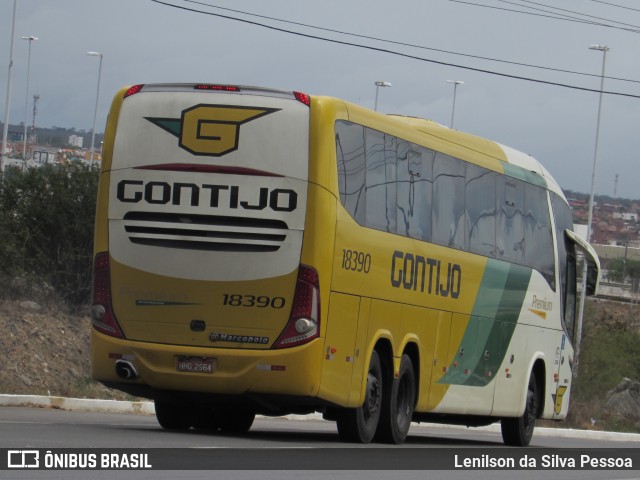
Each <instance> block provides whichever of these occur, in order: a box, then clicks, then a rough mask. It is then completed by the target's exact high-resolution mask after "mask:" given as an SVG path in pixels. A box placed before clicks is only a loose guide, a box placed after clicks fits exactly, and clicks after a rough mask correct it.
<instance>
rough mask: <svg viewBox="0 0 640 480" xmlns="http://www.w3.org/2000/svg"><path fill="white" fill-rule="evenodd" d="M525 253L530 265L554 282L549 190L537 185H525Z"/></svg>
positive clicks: (550, 281)
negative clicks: (548, 200)
mask: <svg viewBox="0 0 640 480" xmlns="http://www.w3.org/2000/svg"><path fill="white" fill-rule="evenodd" d="M524 203H525V207H526V215H525V232H524V235H525V255H526V262H527V265H528V266H531V267H533V268H535V269H536V270H538V271H539V272H540V273H542V275H544V277H545V278H546V279H547V281H548V282H549V283H550V284H551V285H552V286H553V284H554V280H553V277H554V274H555V270H554V267H555V265H554V260H553V237H552V236H551V223H550V219H549V204H548V202H547V192H546V191H545V190H544V189H542V188H540V187H537V186H535V185H531V184H527V185H526V186H525V200H524Z"/></svg>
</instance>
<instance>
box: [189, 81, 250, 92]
mask: <svg viewBox="0 0 640 480" xmlns="http://www.w3.org/2000/svg"><path fill="white" fill-rule="evenodd" d="M193 88H194V90H215V91H217V92H239V91H240V88H238V87H236V86H233V85H209V84H204V83H201V84H198V85H195V86H194V87H193Z"/></svg>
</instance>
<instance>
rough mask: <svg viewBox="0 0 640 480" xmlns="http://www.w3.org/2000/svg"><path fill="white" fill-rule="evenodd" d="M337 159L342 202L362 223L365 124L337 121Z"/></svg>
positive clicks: (363, 211) (363, 207) (363, 220)
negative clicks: (363, 125)
mask: <svg viewBox="0 0 640 480" xmlns="http://www.w3.org/2000/svg"><path fill="white" fill-rule="evenodd" d="M335 128H336V159H337V163H338V190H339V192H340V202H341V203H342V205H343V206H344V207H345V208H346V209H347V211H348V212H349V214H350V215H351V216H352V217H353V218H354V220H355V221H356V222H358V223H359V224H360V225H364V223H365V206H366V202H365V182H364V178H365V156H364V150H365V148H364V127H362V126H361V125H356V124H354V123H350V122H345V121H338V122H336V127H335Z"/></svg>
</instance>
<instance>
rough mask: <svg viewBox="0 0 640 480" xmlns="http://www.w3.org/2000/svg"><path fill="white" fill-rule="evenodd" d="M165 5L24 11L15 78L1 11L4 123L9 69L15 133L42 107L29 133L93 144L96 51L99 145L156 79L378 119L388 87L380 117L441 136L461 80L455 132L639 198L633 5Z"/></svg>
mask: <svg viewBox="0 0 640 480" xmlns="http://www.w3.org/2000/svg"><path fill="white" fill-rule="evenodd" d="M161 2H162V3H161ZM161 2H160V0H158V1H154V0H101V1H99V0H17V7H16V21H15V35H14V48H13V68H11V69H9V59H10V56H11V48H10V45H11V26H12V15H13V8H14V1H13V0H0V115H2V117H1V119H3V118H4V112H5V108H6V104H7V98H6V91H7V81H8V73H9V70H11V79H12V81H11V96H10V102H9V104H10V109H9V123H10V124H19V123H21V122H24V120H25V113H27V124H28V125H30V124H31V122H32V109H33V95H34V94H38V95H40V100H39V103H38V115H37V120H36V125H37V126H40V127H53V126H57V127H64V128H72V127H73V128H77V129H78V130H86V131H90V130H91V126H92V122H93V116H94V107H95V101H96V91H97V86H98V77H99V75H98V74H99V67H100V58H99V57H96V56H88V55H86V53H87V52H89V51H94V52H100V53H102V55H103V57H102V70H101V74H100V91H99V95H98V113H97V121H96V131H97V132H102V131H104V125H105V123H106V118H107V114H108V110H109V106H110V103H111V101H112V99H113V96H114V95H115V93H116V92H117V91H118V90H119V89H120V88H121V87H123V86H125V85H134V84H139V83H157V82H187V83H191V82H194V83H195V82H207V83H224V84H238V85H253V86H263V87H272V88H278V89H284V90H296V91H303V92H306V93H309V94H311V95H314V94H316V95H330V96H334V97H338V98H342V99H345V100H348V101H351V102H354V103H358V104H360V105H363V106H365V107H369V108H373V107H374V103H375V97H376V86H375V84H374V83H375V82H376V81H386V82H390V83H391V85H392V86H391V87H389V88H380V89H379V90H378V110H379V111H381V112H384V113H395V114H403V115H411V116H417V117H423V118H429V119H432V120H435V121H437V122H439V123H442V124H444V125H447V126H450V123H451V119H452V107H453V99H454V84H452V83H450V82H447V81H448V80H460V81H463V82H464V83H463V84H460V85H458V87H457V88H456V94H455V114H454V128H456V129H458V130H462V131H466V132H469V133H472V134H475V135H479V136H483V137H486V138H489V139H491V140H494V141H497V142H499V143H501V144H504V145H508V146H510V147H512V148H515V149H518V150H521V151H523V152H525V153H527V154H530V155H533V156H534V157H536V158H537V159H538V160H539V161H540V162H541V163H543V164H544V165H545V167H546V168H547V169H548V170H549V171H550V172H551V174H552V175H553V176H554V177H555V179H556V180H557V181H558V182H559V183H560V185H561V186H562V187H563V188H565V189H569V190H573V191H578V192H584V193H589V192H590V190H591V182H592V174H593V165H594V158H596V159H597V161H596V165H597V168H596V174H595V192H596V194H601V195H609V196H614V194H615V195H616V196H617V197H621V198H633V199H638V198H640V184H639V183H640V182H639V181H640V171H639V170H640V169H639V168H638V165H639V164H640V135H639V134H638V130H639V129H640V55H639V53H640V3H638V2H637V0H606V1H600V0H536V1H529V0H509V1H506V0H464V1H461V0H456V1H454V0H395V1H394V2H388V1H383V0H322V1H318V0H307V1H300V0H198V1H187V0H161ZM215 7H218V8H215ZM194 10H195V11H194ZM203 12H205V13H203ZM211 14H215V15H211ZM224 17H226V18H224ZM234 19H242V20H244V21H243V22H241V21H238V20H234ZM577 20H580V21H577ZM258 24H259V25H258ZM267 27H269V28H267ZM318 27H319V28H318ZM283 30H287V31H289V32H297V34H293V33H288V32H285V31H283ZM23 36H35V37H38V40H37V41H33V42H29V41H26V40H23V39H21V37H23ZM327 39H328V40H332V41H327ZM29 43H31V61H30V70H29V88H28V91H27V66H28V64H29V62H28V58H29V52H28V46H29ZM594 44H597V45H604V46H607V47H609V48H610V50H609V51H608V52H607V53H606V62H605V80H604V88H603V90H604V92H606V93H605V94H604V95H602V105H601V114H600V117H599V118H600V129H599V135H598V142H597V143H598V145H597V156H596V154H595V152H596V130H597V123H598V122H597V120H598V110H599V99H600V84H601V74H602V67H603V60H604V58H605V55H604V54H603V52H602V51H599V50H591V49H590V48H589V47H590V46H591V45H594ZM365 47H368V48H365ZM479 57H482V58H479ZM488 59H493V60H488ZM523 64H526V65H531V66H525V65H523ZM534 67H535V68H534ZM498 74H499V75H498ZM516 77H520V78H516ZM525 79H533V80H535V81H530V80H525ZM562 85H564V86H562ZM570 87H573V88H570ZM25 99H28V106H27V111H26V112H25ZM616 178H617V181H616Z"/></svg>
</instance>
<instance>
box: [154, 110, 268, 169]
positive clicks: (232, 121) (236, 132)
mask: <svg viewBox="0 0 640 480" xmlns="http://www.w3.org/2000/svg"><path fill="white" fill-rule="evenodd" d="M278 110H279V109H278V108H260V107H243V106H237V105H236V106H232V105H206V104H199V105H194V106H193V107H190V108H187V109H186V110H183V111H182V116H181V118H158V117H144V118H145V119H146V120H149V121H150V122H151V123H153V124H154V125H157V126H158V127H160V128H162V129H163V130H165V131H167V132H169V133H171V134H172V135H175V136H176V137H178V139H179V142H178V145H179V146H180V148H183V149H185V150H186V151H188V152H190V153H192V154H193V155H207V156H213V157H221V156H222V155H226V154H227V153H229V152H233V151H234V150H237V148H238V139H239V138H240V125H242V124H244V123H247V122H250V121H252V120H255V119H257V118H260V117H263V116H265V115H269V114H270V113H273V112H277V111H278Z"/></svg>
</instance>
